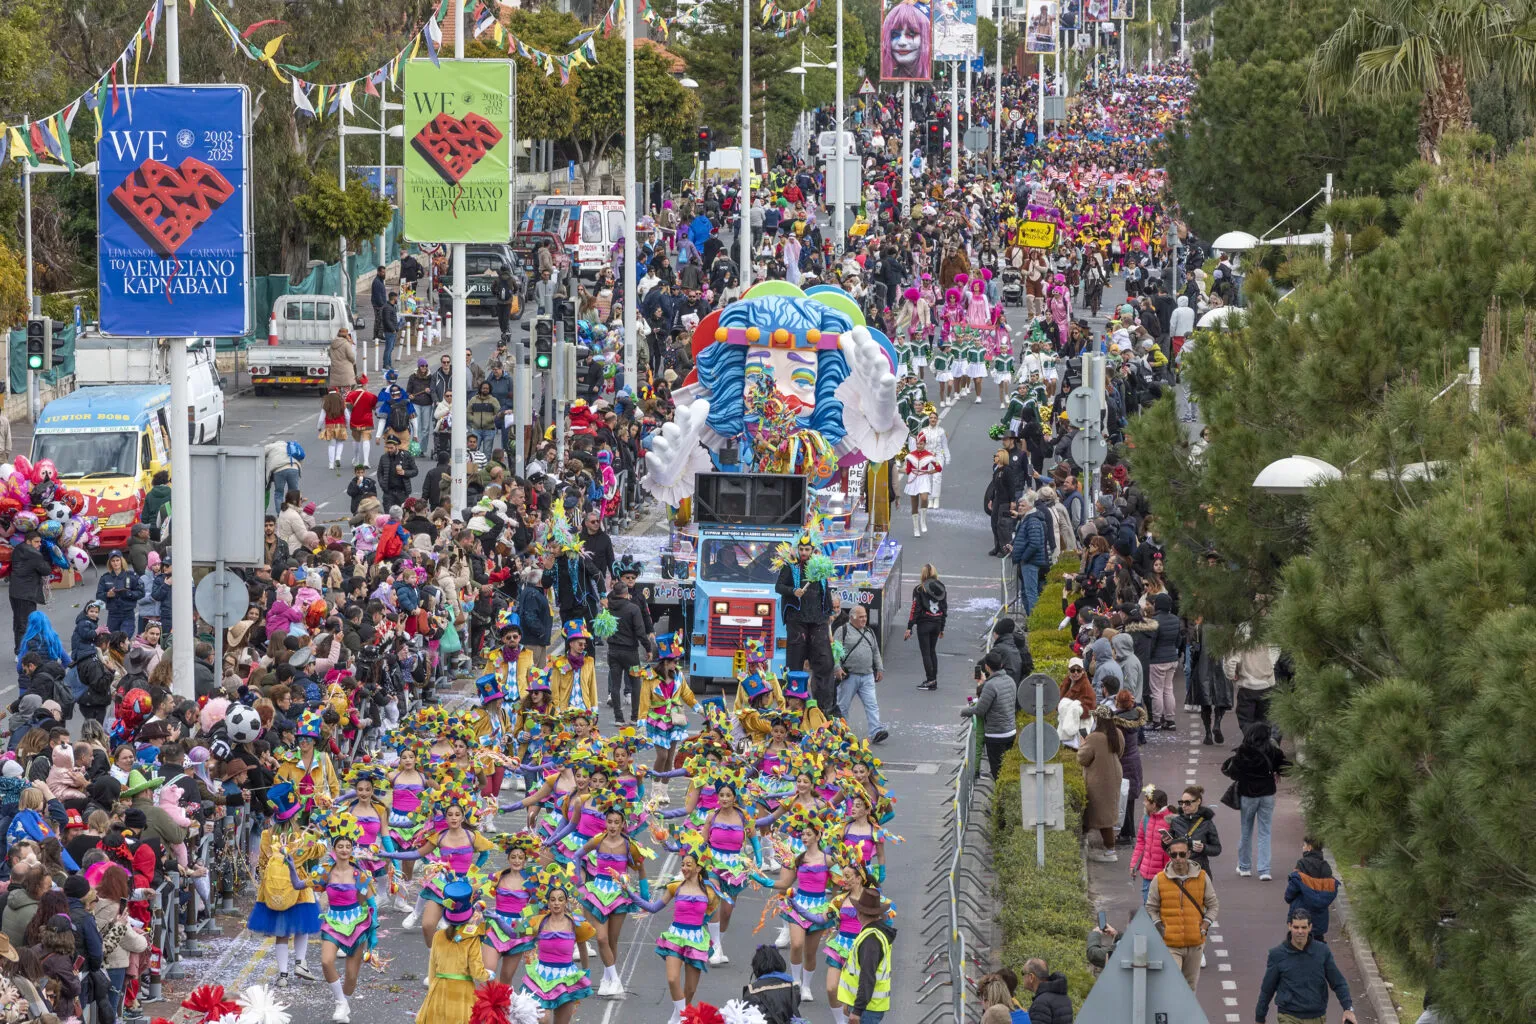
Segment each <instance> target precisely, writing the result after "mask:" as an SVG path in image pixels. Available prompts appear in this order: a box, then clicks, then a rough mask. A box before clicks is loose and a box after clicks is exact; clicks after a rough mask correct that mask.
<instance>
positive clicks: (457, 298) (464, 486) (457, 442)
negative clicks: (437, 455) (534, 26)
mask: <svg viewBox="0 0 1536 1024" xmlns="http://www.w3.org/2000/svg"><path fill="white" fill-rule="evenodd" d="M450 9H451V10H452V11H453V59H454V60H463V59H464V0H453V6H452V7H451V8H450ZM466 258H467V257H466V256H465V253H464V243H463V242H455V243H454V244H453V337H452V345H451V352H452V357H451V358H452V359H453V366H452V367H451V369H450V370H449V381H448V386H449V387H451V388H452V389H453V401H452V402H451V403H450V407H449V413H448V415H449V416H450V417H451V418H452V423H451V425H450V426H451V430H450V433H449V444H450V445H451V446H452V448H453V455H452V462H451V464H450V472H451V473H452V477H451V478H450V479H451V483H452V486H451V487H450V489H449V494H450V495H451V496H452V498H453V511H454V513H455V514H458V513H461V512H462V511H463V509H464V506H465V505H467V504H468V503H469V478H468V476H467V474H466V468H467V467H466V462H467V461H468V456H467V453H466V452H465V449H466V448H467V447H468V443H467V438H468V428H469V424H467V423H465V422H464V419H465V416H466V415H467V412H466V410H467V408H468V405H469V402H468V396H466V395H465V394H464V391H465V389H466V388H468V387H469V379H468V378H469V373H468V367H467V366H465V363H467V362H468V361H469V339H468V337H467V328H468V326H469V324H468V321H469V315H468V313H467V312H466V311H465V308H464V292H465V289H466V287H467V282H466V280H465V276H466V273H467V268H466V267H465V266H464V261H465V259H466Z"/></svg>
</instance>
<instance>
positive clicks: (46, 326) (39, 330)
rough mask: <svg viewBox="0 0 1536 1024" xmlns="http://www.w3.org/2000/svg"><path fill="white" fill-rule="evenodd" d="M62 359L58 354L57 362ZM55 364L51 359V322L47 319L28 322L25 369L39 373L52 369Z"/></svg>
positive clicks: (40, 318) (42, 318)
mask: <svg viewBox="0 0 1536 1024" xmlns="http://www.w3.org/2000/svg"><path fill="white" fill-rule="evenodd" d="M62 358H63V354H62V353H60V359H59V360H58V361H62ZM56 362H57V361H56V360H55V359H54V358H53V321H52V320H50V319H48V318H47V317H39V318H36V319H33V320H28V321H27V369H29V370H33V371H36V372H41V371H43V370H48V369H52V368H53V366H54V365H55V364H56Z"/></svg>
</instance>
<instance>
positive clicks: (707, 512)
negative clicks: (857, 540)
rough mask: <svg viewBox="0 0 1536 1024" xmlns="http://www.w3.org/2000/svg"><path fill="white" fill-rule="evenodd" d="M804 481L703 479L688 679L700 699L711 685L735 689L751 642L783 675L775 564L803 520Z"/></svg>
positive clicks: (697, 499) (782, 477) (735, 476)
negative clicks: (781, 548)
mask: <svg viewBox="0 0 1536 1024" xmlns="http://www.w3.org/2000/svg"><path fill="white" fill-rule="evenodd" d="M805 498H806V483H805V478H804V477H802V476H791V475H787V474H769V473H700V474H699V475H698V477H697V479H696V481H695V488H694V498H693V510H694V521H695V524H696V529H697V531H698V548H697V559H696V561H695V564H694V573H693V578H694V593H693V616H692V622H691V624H690V625H691V630H690V638H689V639H690V641H691V642H690V644H689V655H688V674H689V679H690V682H691V685H692V686H693V688H694V691H695V692H696V693H703V692H704V687H705V686H707V685H708V684H709V683H711V682H713V683H715V684H716V685H721V686H734V685H735V682H736V678H737V674H738V673H739V672H741V671H743V670H744V667H745V664H746V654H745V647H746V643H747V641H748V640H749V639H753V638H756V639H758V640H760V641H762V644H763V646H764V648H766V649H767V650H769V651H771V652H772V655H773V670H774V671H775V672H776V673H780V674H782V673H783V671H784V654H785V646H786V643H787V634H786V632H785V629H784V616H783V614H782V612H781V609H780V606H781V599H780V597H779V594H778V592H777V591H776V590H775V589H774V588H775V585H776V584H777V583H778V579H779V571H778V569H776V568H775V567H774V565H773V561H774V557H775V555H776V553H777V550H778V547H779V545H780V544H781V543H786V542H787V543H789V544H793V543H794V542H795V540H796V538H797V537H799V535H800V531H801V529H802V528H803V524H804V520H805V518H806V502H805Z"/></svg>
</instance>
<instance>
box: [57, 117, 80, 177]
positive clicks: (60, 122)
mask: <svg viewBox="0 0 1536 1024" xmlns="http://www.w3.org/2000/svg"><path fill="white" fill-rule="evenodd" d="M71 105H73V104H71ZM53 130H54V137H55V138H56V139H57V140H58V144H59V149H60V151H61V152H62V153H63V154H64V163H65V164H67V165H68V166H69V173H70V174H74V173H75V154H74V153H73V152H72V151H71V150H70V148H69V129H68V128H67V127H65V125H64V115H63V114H54V115H53Z"/></svg>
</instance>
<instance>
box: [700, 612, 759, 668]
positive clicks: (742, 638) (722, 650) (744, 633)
mask: <svg viewBox="0 0 1536 1024" xmlns="http://www.w3.org/2000/svg"><path fill="white" fill-rule="evenodd" d="M751 637H757V638H758V639H759V640H761V641H762V642H763V646H765V647H767V648H768V649H769V650H772V649H773V622H772V620H769V621H768V622H767V624H766V625H762V626H726V625H722V624H721V623H719V622H716V621H714V620H713V619H711V621H710V623H709V643H708V644H707V645H706V646H705V651H706V652H707V653H708V654H709V656H710V657H712V658H715V657H719V658H729V657H730V656H731V655H733V654H735V653H736V652H737V651H738V650H740V649H741V648H743V647H744V646H746V642H747V640H748V639H749V638H751Z"/></svg>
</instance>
